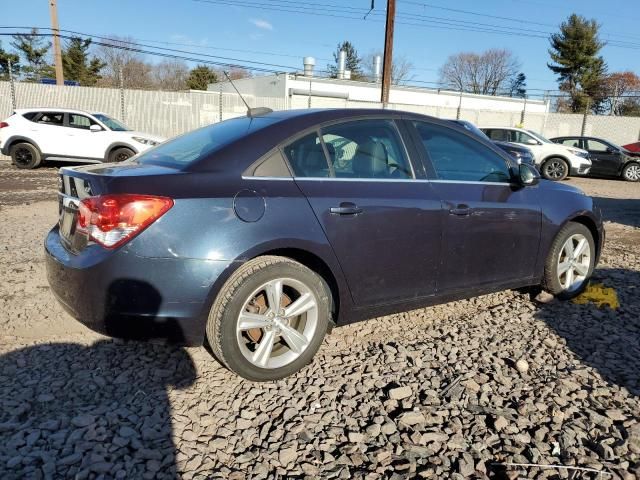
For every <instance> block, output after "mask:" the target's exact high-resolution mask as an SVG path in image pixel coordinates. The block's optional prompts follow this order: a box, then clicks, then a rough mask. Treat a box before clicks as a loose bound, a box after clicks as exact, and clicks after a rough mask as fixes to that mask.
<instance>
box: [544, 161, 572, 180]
mask: <svg viewBox="0 0 640 480" xmlns="http://www.w3.org/2000/svg"><path fill="white" fill-rule="evenodd" d="M540 173H541V174H542V176H543V177H544V178H546V179H547V180H553V181H554V182H560V181H562V180H564V179H565V178H567V176H568V175H569V165H568V164H567V162H566V161H565V160H564V159H562V158H560V157H552V158H549V159H547V160H545V161H544V163H543V164H542V167H541V168H540Z"/></svg>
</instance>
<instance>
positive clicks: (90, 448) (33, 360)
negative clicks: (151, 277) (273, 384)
mask: <svg viewBox="0 0 640 480" xmlns="http://www.w3.org/2000/svg"><path fill="white" fill-rule="evenodd" d="M125 298H128V299H129V300H128V301H127V302H125V303H126V305H119V303H118V302H119V301H122V299H125ZM161 303H162V298H161V296H160V294H159V292H158V291H157V290H156V289H155V288H154V287H153V286H151V285H149V284H148V283H145V282H141V281H138V280H133V279H119V280H116V281H114V282H113V283H112V284H111V286H110V287H109V288H108V290H107V292H106V301H105V315H104V318H105V322H106V326H105V328H106V331H107V332H109V333H110V334H111V333H113V334H114V335H118V334H120V333H122V331H121V329H120V328H119V327H118V326H119V325H121V323H122V321H123V319H122V318H118V317H117V316H116V315H115V314H114V309H115V310H118V309H119V308H120V307H122V308H133V309H134V310H135V308H136V307H140V308H143V309H145V311H146V312H149V311H151V312H158V311H159V307H160V305H161ZM119 311H122V310H119ZM125 311H126V310H125ZM125 321H127V322H130V321H131V319H125ZM136 323H137V324H138V327H139V328H138V329H137V330H136V332H137V335H136V338H139V339H147V340H148V339H153V338H158V337H161V336H169V337H173V338H175V339H177V340H179V339H180V338H181V337H182V338H183V336H182V331H181V329H180V327H179V325H178V324H177V322H176V321H175V320H174V319H170V318H169V319H156V318H155V316H153V315H152V316H148V317H146V318H138V319H137V321H136ZM144 332H146V335H145V334H144ZM195 379H196V368H195V365H194V363H193V361H192V359H191V357H190V356H189V354H188V353H187V352H186V350H184V349H182V348H179V347H168V346H164V345H157V344H153V343H138V342H123V341H119V340H101V341H98V342H96V343H94V344H92V345H81V344H74V343H52V344H45V345H36V346H32V347H26V348H23V349H19V350H15V351H12V352H10V353H8V354H6V355H4V356H1V357H0V473H1V475H0V478H2V479H3V480H6V479H13V478H15V479H18V478H43V477H44V478H89V477H90V476H94V477H97V478H101V477H102V476H104V477H106V478H121V479H124V478H167V479H175V478H177V477H178V475H177V467H176V445H174V441H173V431H172V423H171V407H170V403H169V398H168V390H169V389H183V388H187V387H189V386H190V385H192V384H193V383H194V382H195Z"/></svg>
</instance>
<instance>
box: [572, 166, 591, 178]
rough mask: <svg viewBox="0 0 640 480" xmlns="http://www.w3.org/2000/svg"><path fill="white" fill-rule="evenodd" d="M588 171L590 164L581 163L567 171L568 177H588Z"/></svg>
mask: <svg viewBox="0 0 640 480" xmlns="http://www.w3.org/2000/svg"><path fill="white" fill-rule="evenodd" d="M590 170H591V164H588V163H583V164H581V165H579V166H578V167H571V168H570V169H569V171H570V175H571V176H572V177H575V176H584V175H588V174H589V171H590Z"/></svg>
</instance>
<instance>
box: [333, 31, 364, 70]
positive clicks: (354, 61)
mask: <svg viewBox="0 0 640 480" xmlns="http://www.w3.org/2000/svg"><path fill="white" fill-rule="evenodd" d="M341 50H344V51H345V52H346V54H347V59H346V61H345V67H344V68H345V70H351V79H352V80H361V79H363V78H364V75H363V74H362V67H361V65H360V62H361V61H362V59H361V58H360V57H359V56H358V51H357V50H356V48H355V47H354V46H353V44H352V43H351V42H349V41H347V40H345V41H344V42H342V43H339V44H338V48H337V49H336V51H335V52H333V60H334V61H335V63H332V64H329V65H327V70H328V72H329V75H330V76H331V78H337V77H338V58H339V56H340V51H341Z"/></svg>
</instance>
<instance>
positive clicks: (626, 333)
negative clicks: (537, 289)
mask: <svg viewBox="0 0 640 480" xmlns="http://www.w3.org/2000/svg"><path fill="white" fill-rule="evenodd" d="M591 284H592V285H601V286H603V287H605V288H611V289H613V290H614V291H615V293H616V297H617V301H618V303H619V306H618V307H617V308H610V307H609V306H606V305H603V306H597V305H596V304H594V303H591V302H589V303H586V304H583V305H579V304H576V303H575V302H573V301H558V300H554V301H552V302H551V303H548V304H544V305H542V306H541V307H540V308H539V309H538V311H537V312H536V313H535V315H534V317H535V318H536V319H539V320H543V321H544V322H545V323H546V324H547V325H548V326H549V327H550V328H551V329H552V330H553V331H554V332H555V333H556V334H557V335H558V336H559V337H561V338H562V339H564V341H565V342H566V345H567V347H568V348H569V349H570V350H571V351H572V352H573V353H574V354H575V355H576V356H577V358H578V359H579V361H580V363H581V364H583V365H587V366H590V367H592V368H593V369H595V371H597V372H598V374H599V375H600V376H601V377H602V378H603V379H604V380H605V381H606V382H608V383H609V384H611V385H617V386H619V387H621V388H625V389H627V391H628V392H629V393H631V394H632V395H635V396H640V296H639V295H638V287H639V286H640V272H637V271H633V270H625V269H619V268H602V269H597V270H596V271H595V272H594V275H593V277H592V279H591ZM565 367H566V369H567V370H568V371H570V370H572V369H576V368H579V365H577V364H576V365H566V366H565Z"/></svg>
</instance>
